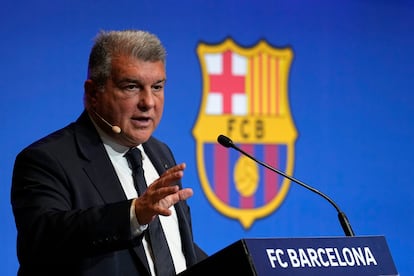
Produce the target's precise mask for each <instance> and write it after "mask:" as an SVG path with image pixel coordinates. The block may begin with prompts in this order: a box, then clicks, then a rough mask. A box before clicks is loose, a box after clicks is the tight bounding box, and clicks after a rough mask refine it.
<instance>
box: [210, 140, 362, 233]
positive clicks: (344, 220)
mask: <svg viewBox="0 0 414 276" xmlns="http://www.w3.org/2000/svg"><path fill="white" fill-rule="evenodd" d="M218 142H219V143H220V144H221V145H223V146H225V147H231V148H233V149H235V150H237V151H238V152H240V153H242V154H243V155H245V156H247V157H249V158H250V159H252V160H253V161H255V162H257V163H259V164H260V165H262V166H264V167H266V168H268V169H269V170H271V171H273V172H275V173H277V174H280V175H281V176H283V177H286V178H287V179H289V180H291V181H293V182H295V183H297V184H299V185H300V186H302V187H304V188H306V189H308V190H310V191H312V192H314V193H316V194H318V195H320V196H322V197H323V198H325V199H326V200H327V201H328V202H329V203H330V204H332V206H333V207H334V208H335V209H336V211H337V212H338V219H339V222H340V224H341V226H342V230H343V231H344V233H345V235H346V236H348V237H353V236H355V234H354V231H353V230H352V227H351V224H350V223H349V220H348V218H347V216H346V215H345V213H344V212H342V211H341V209H340V208H339V206H338V205H337V204H336V203H335V202H334V201H333V200H332V199H331V198H329V197H328V196H327V195H325V194H324V193H322V192H321V191H319V190H317V189H315V188H313V187H311V186H309V185H308V184H306V183H304V182H302V181H300V180H298V179H296V178H294V177H291V176H289V175H287V174H285V173H284V172H282V171H280V170H278V169H276V168H273V167H271V166H269V165H268V164H266V163H264V162H262V161H260V160H257V159H256V158H254V157H253V156H251V155H250V154H248V153H247V152H245V151H244V150H242V149H241V148H239V147H236V146H235V145H234V143H233V141H232V140H231V139H230V138H228V137H226V136H224V135H220V136H219V137H218Z"/></svg>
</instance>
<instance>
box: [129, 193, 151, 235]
mask: <svg viewBox="0 0 414 276" xmlns="http://www.w3.org/2000/svg"><path fill="white" fill-rule="evenodd" d="M135 200H136V199H134V200H133V201H132V203H131V209H130V221H131V236H132V237H133V238H135V237H138V236H139V235H141V234H142V232H144V231H145V230H147V228H148V224H144V225H141V224H139V222H138V219H137V215H136V214H135Z"/></svg>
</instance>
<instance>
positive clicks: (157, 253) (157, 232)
mask: <svg viewBox="0 0 414 276" xmlns="http://www.w3.org/2000/svg"><path fill="white" fill-rule="evenodd" d="M125 157H126V158H127V160H128V161H129V164H130V166H131V169H132V175H133V178H134V185H135V189H136V190H137V192H138V195H142V194H143V193H144V192H145V190H146V189H147V182H146V181H145V177H144V169H143V168H142V155H141V151H140V150H139V149H138V148H136V147H134V148H131V149H130V150H129V151H128V152H127V153H126V154H125ZM147 234H148V236H149V243H150V246H151V249H152V257H153V261H154V266H155V273H156V274H157V275H159V276H167V275H175V269H174V264H173V261H172V257H171V253H170V249H169V247H168V244H167V240H166V238H165V235H164V231H163V229H162V226H161V222H160V219H159V218H158V216H155V219H154V220H153V221H152V222H151V223H150V224H149V225H148V231H147Z"/></svg>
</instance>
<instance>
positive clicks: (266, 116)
mask: <svg viewBox="0 0 414 276" xmlns="http://www.w3.org/2000/svg"><path fill="white" fill-rule="evenodd" d="M197 54H198V58H199V60H200V65H201V72H202V77H203V97H202V102H201V106H200V110H199V114H198V118H197V122H196V124H195V126H194V129H193V135H194V137H195V140H196V146H197V149H196V154H197V169H198V175H199V177H200V182H201V185H202V188H203V191H204V193H205V194H206V196H207V198H208V200H209V201H210V203H211V204H212V205H213V206H214V208H216V209H217V210H218V211H219V212H220V213H222V214H223V215H225V216H227V217H230V218H234V219H237V220H239V221H240V223H241V224H242V225H243V227H244V228H246V229H247V228H250V227H251V225H252V224H253V222H254V221H255V220H256V219H259V218H263V217H265V216H267V215H269V214H271V213H272V212H274V211H275V210H276V209H277V208H278V207H279V206H280V204H281V203H282V202H283V200H284V199H285V197H286V195H287V192H288V190H289V186H290V181H289V180H288V179H285V178H283V177H281V176H278V175H277V174H275V173H273V172H271V171H269V170H266V169H265V168H262V167H259V166H258V165H257V164H256V163H254V162H253V161H251V160H250V159H247V157H244V156H242V155H240V154H239V153H238V152H236V151H231V150H228V149H227V148H224V147H222V146H221V145H219V144H218V143H217V136H218V135H219V134H224V135H226V136H229V137H231V139H232V140H233V142H234V143H235V144H237V145H238V146H239V147H240V148H242V149H243V150H244V151H246V152H248V153H250V154H252V155H254V156H255V157H257V158H258V159H259V160H262V161H264V162H266V163H268V164H269V165H271V166H274V167H276V168H278V169H279V170H281V171H284V172H285V173H286V174H288V175H292V171H293V164H294V151H295V141H296V137H297V132H296V128H295V126H294V123H293V120H292V116H291V113H290V108H289V102H288V87H287V84H288V77H289V69H290V65H291V62H292V58H293V52H292V50H291V49H290V48H284V49H277V48H274V47H271V46H270V45H269V44H267V43H266V42H265V41H261V42H259V43H258V44H257V45H255V46H254V47H251V48H243V47H241V46H239V45H237V44H235V43H234V42H233V40H231V39H227V40H225V41H224V42H222V43H221V44H217V45H207V44H202V43H201V44H199V45H198V47H197Z"/></svg>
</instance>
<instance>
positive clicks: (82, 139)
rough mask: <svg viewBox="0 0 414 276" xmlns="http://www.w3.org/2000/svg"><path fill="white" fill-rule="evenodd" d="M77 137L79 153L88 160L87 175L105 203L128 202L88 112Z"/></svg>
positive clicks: (77, 129) (84, 113) (80, 124)
mask: <svg viewBox="0 0 414 276" xmlns="http://www.w3.org/2000/svg"><path fill="white" fill-rule="evenodd" d="M75 135H76V140H77V143H78V147H79V151H80V152H81V154H83V156H84V157H85V159H87V160H88V162H86V163H85V166H84V170H85V173H86V174H87V175H88V177H89V179H90V180H91V182H92V183H93V185H95V187H96V189H97V190H98V192H99V194H100V195H101V197H102V199H103V201H104V202H117V201H121V200H126V196H125V193H124V191H123V189H122V186H121V183H120V182H119V179H118V177H117V175H116V172H115V169H114V167H113V166H112V163H111V160H110V159H109V156H108V154H107V153H106V150H105V148H104V146H103V144H102V141H101V139H100V137H99V135H98V133H97V131H96V130H95V126H94V125H93V123H92V122H91V120H90V118H89V116H88V114H87V113H86V112H83V113H82V115H81V116H80V117H79V119H78V121H77V125H76V134H75Z"/></svg>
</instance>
